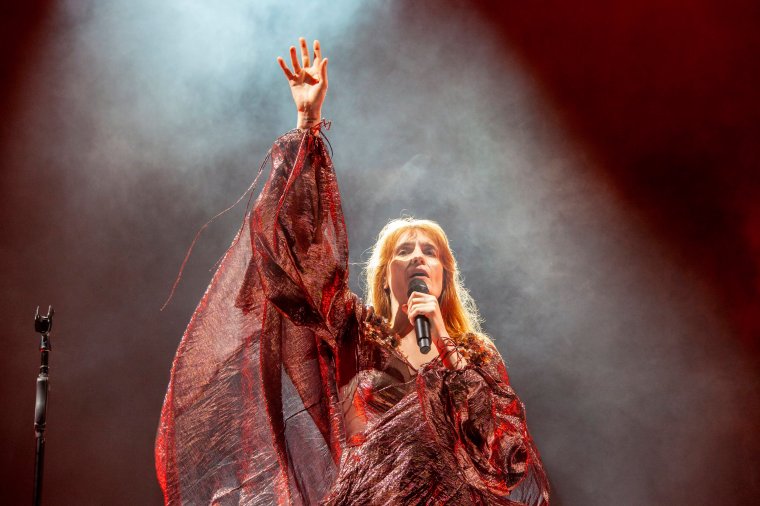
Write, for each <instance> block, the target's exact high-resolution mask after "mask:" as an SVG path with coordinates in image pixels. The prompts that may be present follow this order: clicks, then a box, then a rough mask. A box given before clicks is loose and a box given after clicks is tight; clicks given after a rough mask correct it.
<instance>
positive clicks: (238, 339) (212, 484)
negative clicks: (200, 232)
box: [156, 130, 355, 505]
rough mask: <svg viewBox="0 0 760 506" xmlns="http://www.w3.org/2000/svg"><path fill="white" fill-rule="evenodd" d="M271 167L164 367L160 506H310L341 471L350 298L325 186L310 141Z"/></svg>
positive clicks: (338, 220) (288, 149)
mask: <svg viewBox="0 0 760 506" xmlns="http://www.w3.org/2000/svg"><path fill="white" fill-rule="evenodd" d="M270 157H271V172H270V175H269V178H268V180H267V182H266V184H265V186H264V189H263V190H262V192H261V195H260V196H259V198H258V199H257V201H256V204H255V206H254V208H253V210H252V211H251V213H249V214H248V215H247V216H246V219H245V223H244V226H243V227H242V228H241V230H240V233H239V234H238V235H237V236H236V237H235V239H234V241H233V243H232V246H231V247H230V248H229V250H228V251H227V253H226V255H225V256H224V258H223V260H222V261H221V263H220V265H219V268H218V269H217V271H216V273H215V274H214V277H213V279H212V281H211V283H210V285H209V287H208V289H207V290H206V293H205V294H204V296H203V298H202V300H201V301H200V303H199V305H198V307H197V309H196V310H195V312H194V314H193V316H192V318H191V320H190V323H189V325H188V327H187V329H186V331H185V334H184V336H183V337H182V341H181V342H180V345H179V348H178V350H177V354H176V356H175V358H174V362H173V365H172V371H171V377H170V381H169V388H168V390H167V393H166V397H165V400H164V405H163V409H162V412H161V419H160V423H159V428H158V434H157V438H156V469H157V475H158V480H159V483H160V485H161V487H162V489H163V492H164V497H165V502H166V504H215V505H216V504H310V503H313V502H316V500H318V499H319V498H320V497H322V495H324V493H325V491H326V490H327V489H328V488H329V486H330V483H331V481H332V478H333V476H334V474H335V470H336V462H338V461H339V458H340V448H341V445H342V439H341V438H342V437H343V436H342V434H343V433H344V432H343V429H342V425H341V424H342V418H341V416H340V411H339V409H336V402H335V399H336V398H337V397H336V392H335V389H336V387H335V370H336V357H337V356H338V355H339V352H340V348H341V346H342V343H343V342H344V341H345V340H347V339H349V338H350V332H349V331H348V330H347V318H348V315H350V314H352V311H353V308H354V307H355V297H354V296H352V294H351V293H350V292H349V291H348V288H347V275H348V267H347V266H348V243H347V236H346V229H345V223H344V220H343V215H342V211H341V204H340V196H339V193H338V187H337V182H336V180H335V173H334V170H333V166H332V162H331V160H330V157H329V155H328V153H327V151H326V150H325V147H324V144H323V141H322V139H321V138H320V137H319V136H318V135H315V134H314V133H312V132H304V131H299V130H294V131H291V132H288V133H287V134H285V135H283V136H282V137H280V138H279V139H277V141H275V143H274V145H273V146H272V149H271V151H270Z"/></svg>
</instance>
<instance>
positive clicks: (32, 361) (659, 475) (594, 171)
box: [0, 0, 760, 505]
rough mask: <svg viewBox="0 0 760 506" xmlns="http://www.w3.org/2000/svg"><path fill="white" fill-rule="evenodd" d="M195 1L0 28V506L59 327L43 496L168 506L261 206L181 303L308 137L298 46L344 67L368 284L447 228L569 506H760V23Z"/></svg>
mask: <svg viewBox="0 0 760 506" xmlns="http://www.w3.org/2000/svg"><path fill="white" fill-rule="evenodd" d="M170 4H171V3H167V4H166V5H163V6H161V7H158V6H152V4H150V3H147V2H143V3H141V2H131V3H121V2H119V1H117V0H114V1H112V2H99V3H96V2H86V1H82V2H61V3H58V2H45V1H33V0H30V1H27V2H24V3H23V4H18V5H11V6H4V7H2V8H0V9H1V10H0V13H2V21H1V24H0V115H1V116H0V117H2V118H3V121H2V123H1V126H0V170H1V172H0V197H1V198H0V210H1V211H0V212H2V218H3V220H2V223H3V224H2V243H1V248H0V265H2V269H3V272H2V279H3V283H2V292H0V307H2V308H3V310H2V320H1V321H2V325H3V328H2V335H3V339H4V343H5V347H4V352H3V354H2V358H0V375H1V376H0V396H1V397H0V402H1V403H2V404H1V406H2V413H3V417H2V418H3V421H2V425H1V427H2V438H0V440H2V445H3V447H2V451H1V452H0V455H2V457H0V476H2V486H1V487H0V500H1V501H2V502H3V503H5V504H18V503H26V502H28V501H29V500H30V496H31V488H32V470H33V453H34V438H33V428H32V421H33V404H34V379H35V376H36V373H37V364H38V354H37V351H36V345H37V341H36V337H35V335H34V334H33V326H32V317H33V314H34V308H35V307H36V306H37V305H42V306H44V307H46V306H47V304H49V303H52V304H53V305H54V306H55V308H56V311H57V315H56V317H55V325H54V332H53V352H52V356H51V378H52V385H53V390H52V392H51V405H50V409H49V429H48V452H49V453H48V456H47V467H46V470H45V471H46V476H45V479H46V483H45V487H46V489H45V502H46V503H47V504H158V503H160V502H161V497H160V491H159V489H158V485H157V483H156V481H155V478H154V471H153V467H152V465H153V464H152V444H153V438H154V435H155V428H156V424H157V420H158V414H159V411H160V407H161V402H162V398H163V394H164V391H165V387H166V383H167V381H168V372H169V367H170V363H171V357H172V356H173V353H174V351H175V349H176V346H177V344H178V342H179V337H180V336H181V333H182V330H183V328H184V325H185V324H186V322H187V320H188V318H189V316H190V314H191V312H192V309H193V307H194V305H195V304H196V303H197V300H198V299H199V298H200V295H201V294H202V292H203V289H204V287H205V285H206V283H207V282H208V280H209V278H210V274H209V273H208V272H207V269H208V267H210V266H211V265H212V264H213V263H214V261H215V260H216V259H217V258H218V257H219V256H220V255H221V254H222V253H223V252H224V249H225V247H226V245H227V244H228V243H229V240H230V238H231V236H232V234H233V233H234V229H235V227H236V225H237V224H238V223H239V221H240V218H241V213H242V209H240V208H238V209H236V210H234V211H232V212H231V213H228V215H226V216H225V217H224V218H222V220H220V221H219V222H218V223H216V224H215V225H213V226H212V227H211V228H210V229H209V230H208V232H207V233H206V235H205V236H204V239H203V240H202V241H201V242H200V243H199V244H198V246H197V249H196V251H195V252H194V256H193V258H192V259H191V261H190V263H189V264H188V270H187V271H186V273H185V279H184V280H183V283H182V284H181V285H180V288H179V291H178V292H177V295H176V296H175V298H174V300H173V302H172V305H170V306H169V308H168V309H167V310H165V311H164V312H159V311H158V308H159V307H160V305H161V303H162V302H163V299H164V297H165V296H166V294H167V292H168V288H169V287H170V286H171V283H172V282H173V279H174V276H175V274H176V269H177V267H178V265H179V262H180V261H181V259H182V257H183V255H184V252H185V251H186V249H187V246H188V245H189V242H190V241H191V239H192V237H193V235H194V234H195V232H196V230H197V229H198V228H199V227H200V225H202V224H203V223H204V222H205V220H206V219H207V218H209V217H210V216H212V215H213V214H215V213H216V211H218V210H219V209H223V208H224V207H226V206H227V205H228V204H229V203H231V202H233V201H234V200H235V199H236V198H237V196H238V195H239V194H240V193H241V192H242V191H243V189H244V188H245V187H246V186H247V184H248V182H249V181H250V180H251V179H252V177H253V174H254V173H255V168H256V167H257V166H258V163H259V161H260V160H261V158H262V157H263V155H264V153H265V152H266V149H267V147H268V145H269V144H270V143H271V141H272V140H273V139H274V137H275V136H276V135H278V134H280V133H282V132H283V131H285V130H287V129H288V128H291V127H292V126H293V125H292V122H293V121H294V119H295V118H294V114H293V113H292V110H291V109H292V106H291V105H290V98H289V95H288V92H287V89H286V87H285V84H284V82H283V81H281V76H280V75H279V74H278V73H279V69H278V67H277V66H276V64H273V62H274V57H275V56H276V55H285V53H286V51H287V47H288V45H290V44H292V43H294V41H295V39H296V37H297V36H299V35H305V36H307V37H317V36H318V37H320V38H321V40H322V42H323V47H325V53H326V54H327V56H328V57H330V59H331V81H330V85H331V88H330V92H329V94H328V104H327V106H326V109H327V110H326V111H325V113H326V116H329V117H331V118H332V119H333V120H334V126H333V129H332V130H331V131H330V132H328V136H329V137H330V139H331V141H332V143H333V146H334V147H335V162H336V167H337V169H338V176H339V178H340V182H341V188H342V190H343V195H344V210H345V212H346V215H347V220H348V225H349V230H350V233H351V244H352V261H353V262H356V263H358V262H361V261H362V260H364V259H366V256H364V255H363V252H364V251H365V249H366V248H367V247H369V246H370V245H371V244H372V240H373V237H374V235H375V234H376V233H377V231H378V230H379V229H380V227H381V226H382V224H383V223H384V222H385V221H387V220H388V219H390V218H392V217H396V216H398V215H399V213H401V212H402V211H404V212H410V213H413V214H416V215H420V216H424V217H431V218H433V219H437V220H438V221H440V222H441V223H442V224H443V225H444V228H445V229H446V230H447V231H448V232H449V234H450V236H451V240H452V244H453V245H454V249H455V251H456V253H457V255H458V259H459V262H460V264H461V266H462V269H463V272H464V273H465V276H466V278H467V284H468V286H469V287H470V289H471V290H472V292H473V295H474V296H475V298H476V300H477V301H478V302H479V306H480V308H481V311H482V313H483V315H484V317H485V320H486V324H485V327H486V329H487V331H488V332H489V333H490V334H491V335H492V336H493V337H494V340H495V341H496V342H497V345H498V346H499V349H500V350H501V351H502V354H503V355H504V356H505V358H506V360H507V363H508V364H509V367H510V373H511V375H512V379H513V382H514V384H515V387H516V389H517V390H518V392H519V393H520V394H521V396H522V398H523V400H524V401H525V403H526V405H527V409H528V417H529V423H530V427H531V429H532V432H533V435H534V437H535V439H536V441H537V444H538V446H539V449H540V450H541V452H542V455H543V458H544V460H545V464H546V467H547V469H548V471H549V476H550V479H551V480H552V484H553V488H554V493H555V499H556V501H555V504H564V505H586V504H599V505H607V504H616V505H623V504H632V505H634V504H635V505H640V504H684V505H686V504H689V505H698V504H705V505H706V504H752V503H754V501H756V498H757V497H758V496H760V478H758V476H760V462H759V461H758V458H757V455H758V451H760V437H759V436H758V434H757V430H756V427H757V424H758V415H759V414H760V401H759V400H758V399H760V395H758V394H760V389H759V388H758V385H759V383H758V374H760V367H759V364H758V353H759V351H760V347H759V346H760V340H759V339H758V335H759V334H760V298H759V297H760V290H758V288H759V287H760V271H759V268H760V204H759V203H758V202H760V201H759V200H758V196H760V192H759V191H758V183H759V182H760V181H759V179H760V176H758V171H757V165H758V149H757V139H758V134H760V132H759V131H758V129H759V126H760V121H758V120H759V119H760V118H759V117H758V116H759V113H760V97H759V96H758V92H757V90H758V89H759V86H760V69H758V64H757V60H758V58H757V55H758V50H759V49H760V48H759V47H758V46H759V45H758V42H759V40H758V39H759V38H760V35H758V33H759V32H758V30H757V21H758V20H760V4H758V3H757V2H751V1H731V2H718V1H715V0H693V1H690V2H683V1H674V0H670V1H654V0H643V1H636V2H634V1H622V2H602V1H592V2H585V3H583V4H578V3H568V2H564V3H561V2H551V1H536V2H512V1H507V2H496V1H493V2H488V1H483V2H468V3H464V2H446V1H444V2H440V1H439V2H414V3H413V5H414V6H413V7H412V6H411V5H412V3H409V4H410V5H408V6H406V5H404V4H405V3H403V2H367V3H364V4H360V5H359V6H358V7H353V8H350V9H349V8H347V7H346V6H345V5H341V4H338V5H337V6H335V7H330V8H327V7H325V8H324V9H322V8H317V7H314V6H310V7H303V5H306V4H299V3H295V4H293V5H288V6H278V5H276V4H268V3H266V2H263V3H262V4H265V5H264V7H257V8H253V7H247V4H246V3H245V2H237V3H234V5H233V3H231V4H230V5H229V6H227V5H225V6H224V7H223V6H211V5H209V6H204V5H203V4H202V3H201V2H195V3H192V2H190V3H187V4H188V5H192V6H193V7H192V9H196V10H195V11H193V10H192V9H191V8H189V7H182V5H183V4H182V3H181V2H180V3H178V4H177V5H176V6H175V5H173V4H172V5H170ZM251 5H253V3H251ZM224 9H228V10H229V11H230V13H228V14H224V13H223V12H222V11H223V10H224ZM340 9H343V10H342V11H340ZM320 16H321V17H320ZM177 19H179V20H183V21H182V23H180V22H177V23H176V24H173V22H172V21H171V20H177ZM241 19H242V21H241ZM187 20H191V21H187ZM183 23H185V24H183ZM188 23H189V24H188ZM248 25H251V26H254V27H255V30H254V29H251V31H250V32H248V31H246V30H248V28H247V26H248ZM206 27H211V28H208V31H204V30H206ZM237 37H240V39H238V38H237ZM198 40H200V41H201V43H198V42H197V41H198ZM240 40H245V41H247V42H246V44H249V45H246V46H243V47H240V46H239V45H236V44H238V43H239V41H240ZM204 44H205V45H206V46H208V47H211V49H210V50H209V52H208V53H203V47H201V45H204ZM183 48H188V49H187V53H185V52H183V51H184V49H183ZM213 51H218V53H213ZM237 52H239V54H241V55H242V56H240V58H239V59H237V60H231V61H228V60H226V59H225V58H226V57H227V55H229V54H231V53H235V54H238V53H237ZM410 187H413V188H411V189H410ZM419 188H425V191H419V190H418V189H419ZM433 189H434V190H435V191H433ZM412 197H413V198H412ZM359 271H360V266H359V265H355V268H354V271H353V272H354V278H353V280H352V281H353V283H354V286H355V288H356V289H357V290H360V289H361V285H360V283H359V281H358V273H359Z"/></svg>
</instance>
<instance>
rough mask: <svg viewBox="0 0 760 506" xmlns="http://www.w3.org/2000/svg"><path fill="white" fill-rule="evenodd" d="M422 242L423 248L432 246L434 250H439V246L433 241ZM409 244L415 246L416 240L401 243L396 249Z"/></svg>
mask: <svg viewBox="0 0 760 506" xmlns="http://www.w3.org/2000/svg"><path fill="white" fill-rule="evenodd" d="M420 244H422V247H423V248H425V247H431V248H433V249H434V250H436V251H438V248H437V247H436V245H435V244H433V243H432V242H427V241H425V242H421V243H420ZM409 246H414V242H412V241H406V242H402V243H401V244H399V245H398V246H396V251H398V250H400V249H401V248H404V247H409Z"/></svg>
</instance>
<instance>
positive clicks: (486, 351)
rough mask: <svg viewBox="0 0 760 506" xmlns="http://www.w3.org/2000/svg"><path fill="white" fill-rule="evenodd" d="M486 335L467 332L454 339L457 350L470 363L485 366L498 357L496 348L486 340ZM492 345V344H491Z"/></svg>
mask: <svg viewBox="0 0 760 506" xmlns="http://www.w3.org/2000/svg"><path fill="white" fill-rule="evenodd" d="M486 339H487V338H485V337H481V336H479V335H478V334H475V333H474V332H467V333H465V334H462V335H461V336H458V337H456V338H455V339H453V341H454V343H455V345H456V347H457V351H459V353H461V354H462V356H463V357H464V358H465V360H467V363H468V364H472V365H476V366H484V365H488V364H490V363H491V362H493V360H494V358H495V357H496V358H498V352H497V351H496V348H495V347H494V346H493V345H492V344H490V343H487V342H486ZM489 345H490V346H489Z"/></svg>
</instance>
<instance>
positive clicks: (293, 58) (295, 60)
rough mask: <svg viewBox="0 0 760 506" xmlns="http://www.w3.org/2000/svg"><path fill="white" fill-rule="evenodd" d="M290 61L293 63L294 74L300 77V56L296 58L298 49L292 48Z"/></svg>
mask: <svg viewBox="0 0 760 506" xmlns="http://www.w3.org/2000/svg"><path fill="white" fill-rule="evenodd" d="M290 61H291V63H293V73H294V74H296V75H298V74H300V73H301V65H299V64H298V56H296V48H295V47H293V46H290Z"/></svg>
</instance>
